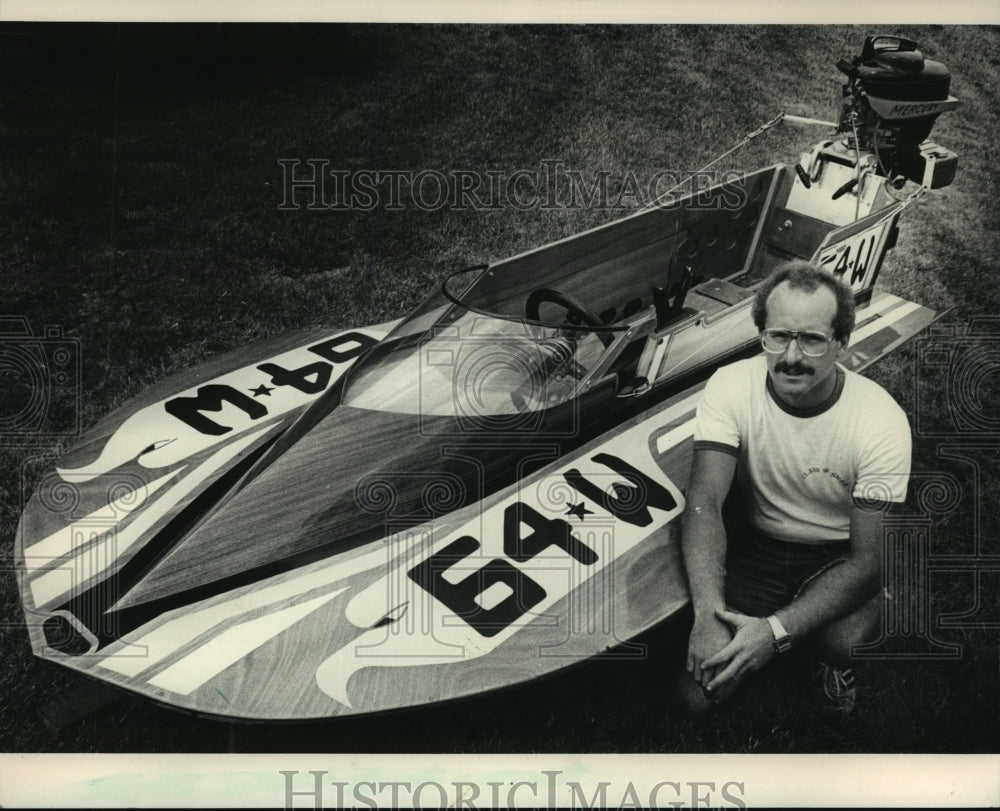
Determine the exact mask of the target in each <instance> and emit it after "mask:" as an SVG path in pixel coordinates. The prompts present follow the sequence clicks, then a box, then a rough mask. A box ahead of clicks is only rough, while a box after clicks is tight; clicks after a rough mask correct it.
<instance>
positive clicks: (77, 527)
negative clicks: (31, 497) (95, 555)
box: [24, 467, 184, 571]
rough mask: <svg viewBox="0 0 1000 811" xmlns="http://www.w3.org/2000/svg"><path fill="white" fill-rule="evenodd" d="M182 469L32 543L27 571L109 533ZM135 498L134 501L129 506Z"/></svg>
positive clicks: (26, 559) (27, 559)
mask: <svg viewBox="0 0 1000 811" xmlns="http://www.w3.org/2000/svg"><path fill="white" fill-rule="evenodd" d="M182 470H184V468H183V467H181V468H178V469H177V470H175V471H173V472H171V473H168V474H167V475H166V476H162V477H160V478H159V479H157V480H156V481H152V482H150V483H149V484H147V485H145V486H144V487H142V488H141V489H137V490H134V491H132V492H129V493H126V494H125V495H122V496H119V497H118V498H116V499H115V500H114V501H112V502H110V503H109V504H105V505H104V506H103V507H99V508H98V509H96V510H94V511H93V512H92V513H89V514H87V515H85V516H84V517H83V518H80V519H78V520H76V521H74V522H73V523H72V524H67V525H66V526H64V527H63V528H62V529H59V530H56V531H55V532H53V533H52V534H51V535H49V536H48V537H47V538H43V539H42V540H40V541H38V542H37V543H34V544H32V545H31V546H29V547H28V548H27V549H25V550H24V565H25V568H27V570H28V571H34V570H35V569H39V568H41V567H42V566H44V565H45V564H46V563H49V562H51V561H54V560H57V559H58V558H61V557H62V556H63V555H68V554H69V553H70V552H76V551H78V550H79V549H80V547H81V546H83V545H84V544H85V543H87V542H88V541H89V540H91V539H92V538H94V537H97V536H98V535H103V534H104V533H106V532H108V531H110V530H111V529H113V528H114V527H115V526H116V525H118V524H120V523H121V521H122V519H124V518H125V517H126V516H127V515H129V514H130V513H133V512H135V511H136V510H138V509H139V508H140V507H142V505H143V504H145V503H146V501H147V500H148V499H149V497H150V496H151V495H153V493H155V492H156V491H157V490H159V489H160V488H161V487H163V485H164V484H166V483H167V482H168V481H170V480H171V479H172V478H174V477H175V476H176V475H177V474H178V473H180V472H181V471H182ZM133 499H135V502H134V503H130V502H132V500H133ZM87 536H89V537H87Z"/></svg>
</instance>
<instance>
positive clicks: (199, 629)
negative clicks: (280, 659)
mask: <svg viewBox="0 0 1000 811" xmlns="http://www.w3.org/2000/svg"><path fill="white" fill-rule="evenodd" d="M379 565H388V559H387V553H386V550H385V549H383V548H381V547H379V548H378V549H376V550H375V551H373V552H368V553H366V554H364V555H359V556H358V557H356V558H352V559H351V560H348V561H337V562H336V563H334V564H332V565H329V566H324V567H323V568H322V569H319V570H318V571H314V572H310V573H308V574H305V575H302V576H300V577H296V578H294V579H292V580H288V581H287V582H284V583H279V584H277V585H274V586H268V587H266V588H261V587H260V584H257V585H256V586H255V587H254V588H253V589H252V590H251V591H247V592H245V593H244V594H241V595H240V596H238V597H235V598H233V599H230V600H228V601H226V602H224V603H218V604H216V605H210V606H208V607H206V608H201V609H196V610H189V611H188V612H186V613H184V614H182V615H180V616H177V617H174V618H173V619H171V620H169V621H167V622H165V623H164V624H163V625H161V626H159V627H158V628H154V629H153V630H152V631H149V632H147V633H146V634H144V635H142V636H140V637H138V638H131V637H130V636H128V635H127V636H124V637H122V639H121V644H122V645H124V646H126V647H125V648H124V650H125V651H130V652H129V653H124V652H118V653H112V654H110V655H109V656H107V657H106V658H104V659H102V660H101V661H100V662H99V663H98V664H99V666H100V667H103V668H104V669H106V670H112V671H114V672H115V673H120V674H121V675H123V676H137V675H139V674H140V673H142V672H143V671H144V670H148V669H149V668H150V667H152V666H153V665H155V664H156V663H157V662H161V661H163V660H164V659H166V658H167V657H168V656H170V655H171V654H172V653H174V652H175V651H177V650H179V649H180V648H181V647H183V646H184V645H186V644H187V643H188V642H192V641H194V640H195V639H197V638H198V637H199V636H201V635H202V634H204V633H205V632H207V631H210V630H211V629H212V628H214V627H215V626H216V625H219V624H220V623H223V622H225V621H226V620H228V619H232V618H233V617H238V616H239V615H240V614H246V613H249V612H250V611H253V610H254V609H256V608H261V607H263V606H266V605H271V604H273V603H278V602H281V601H282V600H289V599H292V598H293V597H296V596H297V595H300V594H305V593H306V592H307V591H311V590H312V589H315V588H317V587H319V586H325V585H331V584H333V583H336V582H337V581H339V580H343V579H344V578H346V577H350V576H351V575H354V574H357V573H359V572H363V571H367V570H368V569H373V568H375V567H376V566H379ZM340 591H343V589H340V590H339V591H337V592H336V593H337V594H339V593H340ZM330 596H333V595H330ZM140 630H141V629H140ZM137 648H139V649H142V650H143V653H140V654H135V653H132V652H131V651H135V650H136V649H137Z"/></svg>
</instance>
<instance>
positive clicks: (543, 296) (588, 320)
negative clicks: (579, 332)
mask: <svg viewBox="0 0 1000 811" xmlns="http://www.w3.org/2000/svg"><path fill="white" fill-rule="evenodd" d="M543 302H549V303H551V304H558V305H559V306H560V307H562V308H563V309H565V310H566V312H567V313H569V315H570V316H571V318H572V319H574V320H573V321H571V322H570V323H571V324H573V323H577V324H586V325H587V326H589V327H603V326H605V324H604V322H603V321H602V320H601V319H600V317H598V315H597V314H596V313H595V312H594V311H593V310H591V309H590V308H589V307H588V306H587V305H586V304H584V303H583V302H582V301H580V299H578V298H577V297H576V296H574V295H573V294H572V293H565V292H563V291H562V290H556V289H555V288H554V287H536V288H535V289H534V290H532V291H531V293H530V294H528V298H527V300H526V301H525V302H524V315H525V317H526V318H528V319H529V320H531V321H541V320H542V318H541V314H540V312H539V310H540V306H541V304H542V303H543ZM595 334H596V335H597V337H598V339H599V340H600V342H601V343H602V344H604V346H608V345H609V344H610V343H611V338H612V336H611V335H609V334H608V333H606V332H597V333H595Z"/></svg>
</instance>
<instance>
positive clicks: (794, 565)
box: [726, 529, 850, 617]
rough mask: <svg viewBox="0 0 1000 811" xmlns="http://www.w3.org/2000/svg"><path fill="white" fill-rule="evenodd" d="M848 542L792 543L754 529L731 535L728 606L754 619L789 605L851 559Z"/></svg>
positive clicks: (727, 556)
mask: <svg viewBox="0 0 1000 811" xmlns="http://www.w3.org/2000/svg"><path fill="white" fill-rule="evenodd" d="M849 549H850V544H849V543H848V542H847V541H842V542H839V543H830V544H822V545H814V544H804V543H789V542H787V541H779V540H777V539H776V538H769V537H767V536H766V535H762V534H761V533H760V532H758V531H756V530H753V529H750V530H748V531H745V532H735V533H732V534H731V535H730V538H729V542H728V544H727V554H726V604H727V605H728V606H729V607H730V608H733V609H735V610H737V611H741V612H743V613H744V614H749V615H750V616H753V617H766V616H768V615H769V614H773V613H774V612H775V611H777V610H778V609H779V608H781V607H782V606H786V605H788V604H789V603H790V602H791V601H792V600H793V599H794V598H795V597H796V595H798V593H799V592H800V591H801V590H802V588H803V587H804V586H805V585H806V584H807V583H808V582H809V581H810V580H811V579H813V578H814V577H816V576H817V575H819V574H820V573H822V572H824V571H826V570H827V569H829V568H830V567H831V566H836V565H837V564H838V563H841V562H843V561H844V560H846V559H847V556H848V551H849Z"/></svg>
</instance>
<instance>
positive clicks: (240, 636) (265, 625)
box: [149, 589, 343, 696]
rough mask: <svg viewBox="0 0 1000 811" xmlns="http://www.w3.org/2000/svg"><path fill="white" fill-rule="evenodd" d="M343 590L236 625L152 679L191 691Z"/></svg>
mask: <svg viewBox="0 0 1000 811" xmlns="http://www.w3.org/2000/svg"><path fill="white" fill-rule="evenodd" d="M341 591H343V589H340V590H338V591H335V592H332V593H331V594H323V595H320V596H319V597H315V598H313V599H312V600H307V601H306V602H304V603H299V604H298V605H293V606H290V607H289V608H283V609H282V610H281V611H277V612H275V613H273V614H265V615H264V616H262V617H257V618H256V619H252V620H248V621H247V622H241V623H240V624H239V625H234V626H233V627H232V628H230V629H229V630H227V631H225V632H223V633H221V634H219V636H217V637H216V638H215V639H213V640H212V641H211V642H208V643H206V644H204V645H202V646H201V647H200V648H197V649H196V650H194V651H193V652H191V653H189V654H188V655H187V656H185V657H184V658H182V659H180V660H178V661H177V662H176V663H174V664H172V665H171V666H170V667H168V668H167V669H166V670H164V671H163V672H162V673H160V674H159V675H158V676H154V677H153V678H152V679H150V680H149V683H150V684H151V685H153V686H154V687H162V688H163V689H165V690H170V691H171V692H172V693H179V694H180V695H184V696H186V695H189V694H190V693H192V692H194V691H195V690H197V689H198V688H199V687H201V685H203V684H204V683H205V682H207V681H208V680H209V679H211V678H213V677H215V676H217V675H218V674H219V673H221V672H222V671H223V670H225V669H226V668H227V667H229V666H230V665H231V664H234V663H235V662H238V661H239V660H240V659H242V658H243V657H244V656H246V655H247V654H249V653H252V652H253V651H255V650H256V649H257V648H259V647H260V646H261V645H263V644H264V643H265V642H267V641H268V640H270V639H272V638H274V637H275V636H277V635H278V634H280V633H281V632H282V631H284V630H286V629H287V628H290V627H292V625H294V624H295V623H296V622H299V621H300V620H302V619H303V618H305V617H307V616H309V614H311V613H312V612H313V611H315V610H316V609H317V608H319V607H320V606H321V605H323V604H324V603H327V602H329V601H330V600H332V599H333V598H334V597H336V596H337V595H338V594H340V592H341Z"/></svg>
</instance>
